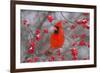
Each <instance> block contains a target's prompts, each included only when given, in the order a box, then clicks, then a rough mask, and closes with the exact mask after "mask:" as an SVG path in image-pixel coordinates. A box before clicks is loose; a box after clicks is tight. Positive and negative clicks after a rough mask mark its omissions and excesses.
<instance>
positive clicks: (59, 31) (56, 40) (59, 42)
mask: <svg viewBox="0 0 100 73" xmlns="http://www.w3.org/2000/svg"><path fill="white" fill-rule="evenodd" d="M54 28H55V29H54V32H53V33H52V34H51V36H50V48H52V49H58V48H61V47H62V46H63V44H64V29H63V26H62V21H58V22H56V23H55V25H54Z"/></svg>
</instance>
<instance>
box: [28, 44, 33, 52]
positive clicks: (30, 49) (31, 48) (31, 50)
mask: <svg viewBox="0 0 100 73" xmlns="http://www.w3.org/2000/svg"><path fill="white" fill-rule="evenodd" d="M33 53H34V48H33V47H32V46H31V47H30V48H29V49H28V54H33Z"/></svg>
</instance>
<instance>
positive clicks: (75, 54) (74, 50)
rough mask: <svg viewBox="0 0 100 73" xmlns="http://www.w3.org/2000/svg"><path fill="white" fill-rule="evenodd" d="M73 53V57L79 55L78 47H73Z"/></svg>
mask: <svg viewBox="0 0 100 73" xmlns="http://www.w3.org/2000/svg"><path fill="white" fill-rule="evenodd" d="M71 53H72V56H73V57H75V56H77V55H78V50H77V48H72V49H71Z"/></svg>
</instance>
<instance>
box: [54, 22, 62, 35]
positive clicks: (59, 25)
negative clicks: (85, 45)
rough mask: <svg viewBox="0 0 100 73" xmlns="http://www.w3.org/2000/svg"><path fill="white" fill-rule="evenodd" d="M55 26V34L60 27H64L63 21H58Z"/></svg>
mask: <svg viewBox="0 0 100 73" xmlns="http://www.w3.org/2000/svg"><path fill="white" fill-rule="evenodd" d="M54 28H55V29H54V33H55V34H58V33H59V30H60V28H62V22H61V21H59V22H57V23H56V24H55V25H54Z"/></svg>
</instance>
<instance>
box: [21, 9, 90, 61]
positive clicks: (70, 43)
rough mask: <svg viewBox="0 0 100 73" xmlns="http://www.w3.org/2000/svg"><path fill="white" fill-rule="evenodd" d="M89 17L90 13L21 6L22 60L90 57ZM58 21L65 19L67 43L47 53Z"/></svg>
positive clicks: (63, 21)
mask: <svg viewBox="0 0 100 73" xmlns="http://www.w3.org/2000/svg"><path fill="white" fill-rule="evenodd" d="M89 19H90V18H89V13H78V12H61V11H58V12H55V11H34V10H21V62H45V61H63V60H66V61H67V60H87V59H89V51H90V50H89ZM50 20H52V21H50ZM58 21H62V25H63V29H64V44H63V46H62V48H59V49H56V50H54V51H53V52H52V54H51V55H48V54H45V52H46V51H47V50H49V49H50V48H49V46H50V35H51V32H52V27H53V26H54V25H55V23H56V22H58ZM32 44H33V46H34V48H33V47H32ZM73 49H74V51H73ZM73 53H75V55H73ZM74 57H76V58H74Z"/></svg>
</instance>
